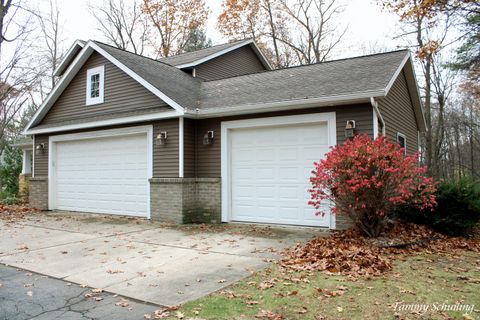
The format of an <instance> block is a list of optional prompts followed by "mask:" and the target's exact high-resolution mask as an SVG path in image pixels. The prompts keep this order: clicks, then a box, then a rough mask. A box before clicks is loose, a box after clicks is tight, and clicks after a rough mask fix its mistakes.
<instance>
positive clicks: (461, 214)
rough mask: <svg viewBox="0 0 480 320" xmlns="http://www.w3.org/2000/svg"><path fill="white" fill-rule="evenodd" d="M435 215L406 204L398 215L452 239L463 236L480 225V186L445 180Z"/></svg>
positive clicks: (469, 180)
mask: <svg viewBox="0 0 480 320" xmlns="http://www.w3.org/2000/svg"><path fill="white" fill-rule="evenodd" d="M436 197H437V207H436V209H435V213H434V214H428V213H423V212H420V211H418V210H417V209H416V208H414V207H412V206H410V205H405V206H403V207H401V208H399V209H398V210H397V211H396V212H395V216H396V217H398V218H401V219H403V220H405V221H409V222H414V223H417V224H424V225H428V226H430V227H431V228H432V229H434V230H436V231H438V232H441V233H444V234H448V235H451V236H463V235H467V234H468V233H470V232H471V230H472V228H473V227H475V226H476V225H477V224H478V223H480V183H479V182H474V181H472V180H471V179H462V180H459V181H443V182H441V183H440V184H439V185H438V189H437V192H436Z"/></svg>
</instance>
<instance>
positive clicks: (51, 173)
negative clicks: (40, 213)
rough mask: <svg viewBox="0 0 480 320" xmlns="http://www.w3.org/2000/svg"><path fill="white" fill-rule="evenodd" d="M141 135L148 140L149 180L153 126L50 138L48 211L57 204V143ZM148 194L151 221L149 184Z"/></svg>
mask: <svg viewBox="0 0 480 320" xmlns="http://www.w3.org/2000/svg"><path fill="white" fill-rule="evenodd" d="M141 133H145V134H146V139H147V154H146V156H147V159H148V165H147V180H149V179H151V178H152V176H153V126H152V125H147V126H138V127H128V128H120V129H109V130H99V131H90V132H81V133H70V134H63V135H57V136H50V137H49V140H48V181H49V183H48V210H53V209H54V208H55V204H56V202H55V201H56V199H55V194H56V190H55V186H54V183H53V181H55V169H54V168H55V161H54V160H55V159H56V151H57V149H56V143H57V142H61V141H75V140H86V139H100V138H108V137H118V136H128V135H135V134H141ZM147 182H148V181H147ZM147 192H148V193H147V218H148V219H150V217H151V210H150V209H151V199H150V193H151V191H150V183H148V191H147Z"/></svg>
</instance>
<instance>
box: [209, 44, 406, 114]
mask: <svg viewBox="0 0 480 320" xmlns="http://www.w3.org/2000/svg"><path fill="white" fill-rule="evenodd" d="M407 54H408V51H407V50H401V51H394V52H388V53H382V54H376V55H370V56H362V57H355V58H349V59H342V60H334V61H328V62H323V63H317V64H312V65H306V66H299V67H291V68H286V69H280V70H273V71H266V72H261V73H254V74H248V75H243V76H238V77H233V78H227V79H220V80H214V81H206V82H202V84H201V94H200V109H201V110H206V109H209V108H226V107H233V106H237V105H248V104H251V105H254V104H262V103H272V102H281V101H290V100H300V99H307V98H321V97H334V96H340V95H346V94H357V93H365V92H378V91H381V90H385V89H386V87H387V86H388V84H389V82H390V80H391V79H392V77H393V76H394V74H395V72H396V71H397V70H398V68H399V67H400V65H401V62H402V61H403V59H405V57H406V55H407Z"/></svg>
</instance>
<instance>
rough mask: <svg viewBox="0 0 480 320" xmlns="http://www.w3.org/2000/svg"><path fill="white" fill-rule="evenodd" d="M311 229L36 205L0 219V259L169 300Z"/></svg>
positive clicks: (246, 268)
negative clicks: (38, 208)
mask: <svg viewBox="0 0 480 320" xmlns="http://www.w3.org/2000/svg"><path fill="white" fill-rule="evenodd" d="M318 234H321V231H320V230H318V229H310V228H281V227H279V228H270V227H264V226H255V225H217V226H201V225H200V226H178V227H173V226H165V225H162V224H159V223H153V222H150V221H146V220H139V219H133V218H122V217H110V216H101V215H92V214H79V213H75V214H73V213H71V214H68V213H48V214H46V213H40V214H36V215H31V216H27V217H26V219H24V220H22V221H20V222H15V223H4V222H0V263H3V264H5V265H10V266H15V267H18V268H22V269H25V270H29V271H33V272H37V273H40V274H44V275H47V276H49V277H53V278H57V279H62V280H65V281H69V282H73V283H77V284H80V285H83V286H85V285H86V286H88V287H92V288H101V289H103V290H105V291H107V292H111V293H114V294H118V295H122V296H125V297H129V298H133V299H137V300H140V301H145V302H149V303H154V304H157V305H162V306H174V305H178V304H182V303H184V302H186V301H189V300H194V299H197V298H200V297H202V296H205V295H207V294H209V293H211V292H214V291H217V290H219V289H222V288H223V287H226V286H228V285H230V284H232V283H234V282H236V281H238V280H240V279H242V278H244V277H246V276H248V275H249V274H250V273H251V272H254V271H256V270H259V269H262V268H264V267H266V266H267V265H268V264H269V263H270V261H271V259H272V258H275V257H276V254H277V252H278V251H279V250H281V249H282V248H284V247H287V246H291V245H294V244H295V243H296V242H298V241H305V240H308V239H310V238H311V237H313V236H315V235H318ZM32 290H33V291H34V290H35V288H33V289H32ZM33 294H35V292H33Z"/></svg>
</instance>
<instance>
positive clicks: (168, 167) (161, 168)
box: [34, 119, 179, 178]
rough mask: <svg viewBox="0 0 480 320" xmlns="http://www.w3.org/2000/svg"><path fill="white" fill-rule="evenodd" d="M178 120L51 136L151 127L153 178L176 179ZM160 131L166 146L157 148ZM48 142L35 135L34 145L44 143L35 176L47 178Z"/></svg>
mask: <svg viewBox="0 0 480 320" xmlns="http://www.w3.org/2000/svg"><path fill="white" fill-rule="evenodd" d="M178 121H179V120H178V119H169V120H160V121H155V122H142V123H132V124H130V125H121V126H109V127H102V128H98V130H92V129H83V130H75V131H69V132H61V133H56V134H52V135H51V136H55V135H63V134H68V133H77V132H92V131H100V130H109V129H118V128H127V127H136V126H145V125H153V140H154V141H153V146H152V148H153V176H154V177H168V178H172V177H173V178H175V177H178V150H179V149H178V146H179V143H178V126H179V122H178ZM160 131H167V132H168V141H167V144H166V145H162V146H157V145H156V144H155V137H156V136H157V135H158V133H159V132H160ZM48 140H49V135H36V136H35V144H39V143H45V152H44V153H43V155H39V156H37V155H35V158H34V161H35V168H34V170H35V176H48Z"/></svg>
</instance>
